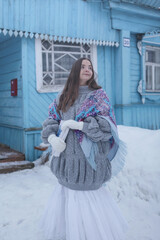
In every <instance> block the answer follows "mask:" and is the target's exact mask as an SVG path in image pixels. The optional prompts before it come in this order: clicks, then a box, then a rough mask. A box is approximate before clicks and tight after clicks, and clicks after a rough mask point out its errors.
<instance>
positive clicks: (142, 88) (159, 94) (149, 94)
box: [137, 41, 160, 103]
mask: <svg viewBox="0 0 160 240" xmlns="http://www.w3.org/2000/svg"><path fill="white" fill-rule="evenodd" d="M137 47H138V50H139V54H140V57H141V79H140V81H139V84H138V88H137V91H138V92H139V94H140V95H141V97H142V103H145V101H146V99H147V100H149V101H152V102H156V101H159V100H160V90H155V89H153V88H152V89H150V90H149V89H147V87H146V86H147V84H146V66H147V65H150V66H151V65H152V66H156V64H153V63H150V64H149V63H147V62H146V52H147V50H153V49H158V50H159V51H160V45H159V46H155V45H154V44H145V43H143V41H139V42H138V43H137ZM157 66H158V67H160V64H157ZM152 77H153V78H154V73H153V69H152ZM153 81H154V80H152V84H153V85H154V82H153Z"/></svg>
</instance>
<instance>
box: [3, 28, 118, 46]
mask: <svg viewBox="0 0 160 240" xmlns="http://www.w3.org/2000/svg"><path fill="white" fill-rule="evenodd" d="M0 33H3V34H4V35H7V34H9V36H12V34H14V36H15V37H17V36H20V37H22V36H23V37H25V38H27V37H30V38H31V39H32V38H35V39H41V40H43V39H45V40H54V41H59V42H68V43H83V44H85V43H87V44H93V45H100V46H101V45H102V46H109V47H119V42H117V41H116V42H115V41H106V40H96V39H84V38H72V37H69V36H55V35H54V36H53V35H50V34H43V33H32V32H27V31H17V30H12V29H5V28H4V29H3V28H0Z"/></svg>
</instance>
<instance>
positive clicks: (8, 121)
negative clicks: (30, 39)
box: [0, 37, 24, 152]
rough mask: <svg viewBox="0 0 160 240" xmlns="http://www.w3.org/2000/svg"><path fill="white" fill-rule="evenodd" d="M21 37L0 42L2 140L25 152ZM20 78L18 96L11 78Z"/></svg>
mask: <svg viewBox="0 0 160 240" xmlns="http://www.w3.org/2000/svg"><path fill="white" fill-rule="evenodd" d="M21 50H22V48H21V39H20V38H18V37H17V38H15V37H12V38H8V39H7V40H5V39H4V42H1V43H0V142H1V143H4V144H7V145H9V146H10V147H11V148H13V149H16V150H19V151H21V152H24V139H23V94H22V56H21ZM14 78H17V80H18V96H16V97H12V96H11V79H14Z"/></svg>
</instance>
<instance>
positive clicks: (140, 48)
mask: <svg viewBox="0 0 160 240" xmlns="http://www.w3.org/2000/svg"><path fill="white" fill-rule="evenodd" d="M137 48H138V51H139V54H140V55H142V42H141V41H138V42H137Z"/></svg>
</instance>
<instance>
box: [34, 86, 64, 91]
mask: <svg viewBox="0 0 160 240" xmlns="http://www.w3.org/2000/svg"><path fill="white" fill-rule="evenodd" d="M63 87H64V86H62V85H57V86H51V87H50V86H46V87H44V86H42V87H40V88H37V92H39V93H55V92H59V91H62V89H63Z"/></svg>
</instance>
